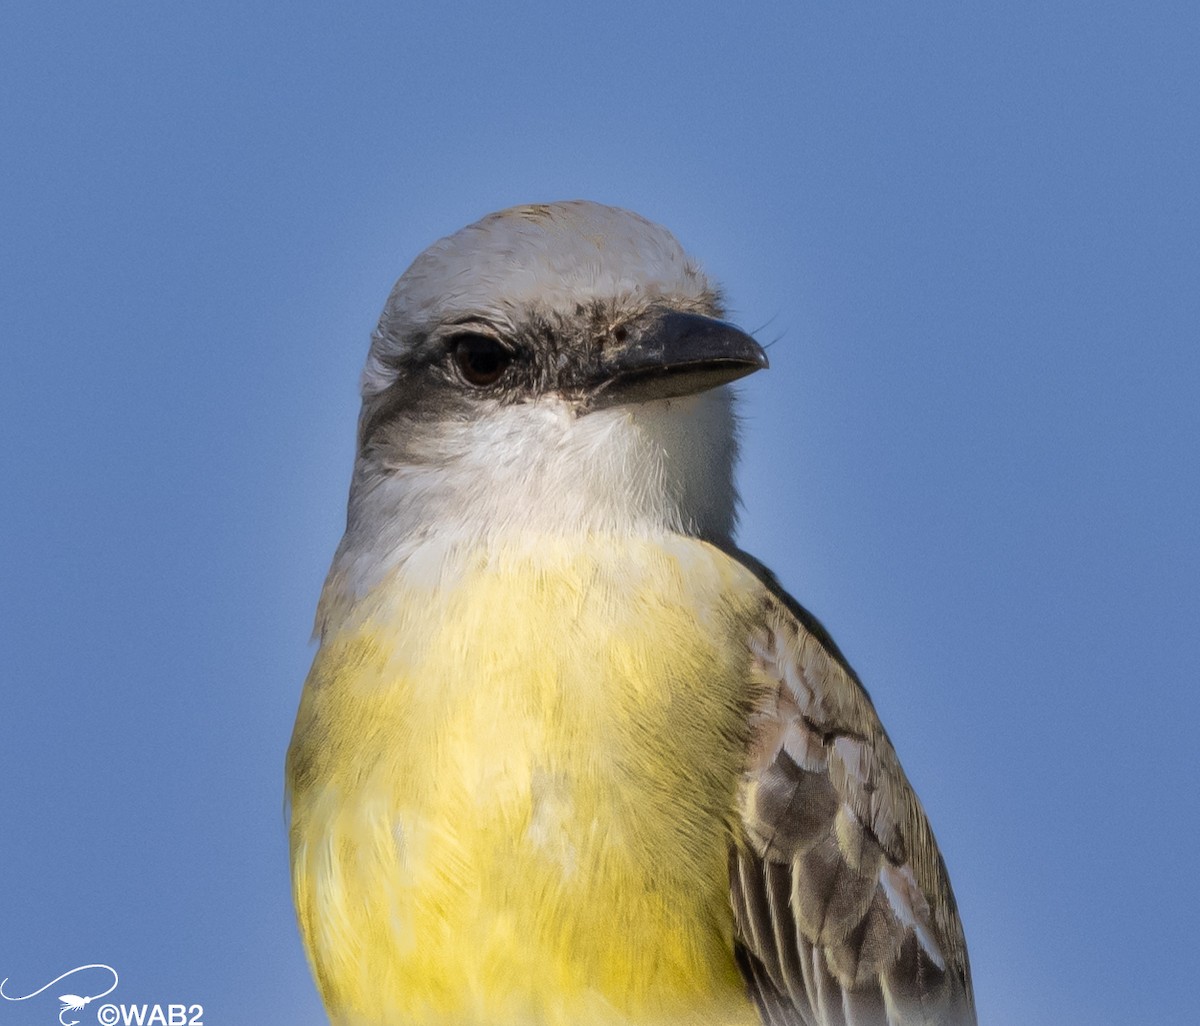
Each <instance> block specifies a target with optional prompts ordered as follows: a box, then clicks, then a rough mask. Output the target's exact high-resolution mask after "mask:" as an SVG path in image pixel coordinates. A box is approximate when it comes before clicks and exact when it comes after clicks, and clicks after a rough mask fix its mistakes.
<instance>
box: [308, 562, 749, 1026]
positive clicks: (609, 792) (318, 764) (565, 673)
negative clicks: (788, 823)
mask: <svg viewBox="0 0 1200 1026" xmlns="http://www.w3.org/2000/svg"><path fill="white" fill-rule="evenodd" d="M747 578H748V575H747V573H746V571H745V570H743V569H742V568H741V567H740V566H739V565H738V564H736V563H734V562H733V561H732V560H730V559H728V557H726V556H724V555H723V554H721V553H719V552H717V551H716V550H714V549H712V548H710V547H709V546H706V545H704V544H702V543H700V542H695V541H685V540H682V539H673V540H671V541H670V542H658V541H655V542H651V541H645V542H631V541H629V540H624V539H623V540H621V541H619V542H618V541H616V540H596V539H591V540H590V541H589V542H587V543H586V544H584V543H580V544H568V543H566V542H561V541H557V542H555V541H546V540H542V541H540V542H539V543H538V544H537V545H521V546H513V548H512V549H511V550H504V549H499V550H498V549H496V548H491V549H488V550H486V551H483V550H481V551H479V552H476V553H473V554H471V555H468V556H464V557H462V558H461V559H459V560H458V561H457V562H456V563H455V564H454V565H453V566H452V567H450V568H449V569H448V570H446V572H445V573H444V574H442V575H441V576H439V577H438V578H437V580H436V581H435V582H433V583H429V582H426V583H421V582H416V581H414V580H412V579H410V578H405V577H404V576H403V575H400V576H397V578H395V579H394V580H391V581H389V582H387V583H385V584H384V585H382V586H381V587H380V588H379V589H377V591H376V592H375V593H374V594H372V595H371V596H369V597H368V598H367V599H364V600H363V601H362V602H361V603H359V604H358V606H356V607H355V608H354V609H353V610H351V611H349V612H348V613H347V614H346V615H345V616H344V617H343V618H342V623H341V626H340V628H339V629H337V630H335V631H334V632H333V633H332V634H331V636H329V637H327V638H326V639H325V641H324V643H323V644H322V646H321V649H320V651H319V652H318V654H317V657H316V660H315V662H314V665H313V668H312V672H311V674H310V676H309V679H308V682H307V684H306V686H305V691H304V697H303V700H302V703H301V707H300V712H299V716H298V718H297V723H296V731H295V735H294V737H293V741H292V747H291V750H290V752H289V755H288V777H289V786H290V790H291V794H292V830H291V843H292V866H293V884H294V893H295V899H296V906H297V910H298V913H299V918H300V925H301V931H302V933H303V936H304V941H305V944H306V947H307V949H308V953H309V957H310V959H311V960H312V963H313V966H314V969H315V972H316V976H317V979H318V984H319V986H320V989H321V991H322V996H323V997H324V999H325V1002H326V1006H327V1008H328V1009H329V1011H330V1014H331V1017H332V1018H333V1020H334V1022H335V1023H339V1024H340V1023H345V1024H356V1026H357V1024H378V1026H383V1024H388V1026H394V1024H397V1023H411V1024H439V1026H440V1024H446V1026H449V1024H454V1026H460V1024H461V1026H466V1024H478V1026H485V1024H486V1026H509V1024H511V1026H568V1024H570V1026H590V1024H593V1023H594V1024H608V1023H629V1024H634V1023H637V1024H642V1023H666V1022H686V1023H698V1024H699V1023H713V1024H717V1023H721V1024H725V1023H728V1024H733V1023H752V1022H757V1017H756V1015H755V1014H754V1012H753V1009H752V1007H751V1006H750V1004H749V1002H748V1001H747V999H746V997H745V991H744V987H743V985H742V983H741V981H740V979H739V977H738V973H737V969H736V967H735V965H734V962H733V954H732V951H733V942H732V916H731V912H730V905H729V892H728V876H727V872H728V871H727V861H726V860H727V848H728V838H729V831H730V819H731V816H732V809H733V805H734V798H735V790H736V786H737V779H738V775H739V773H740V770H741V767H742V761H743V751H744V745H745V737H746V705H747V702H748V695H747V693H746V679H747V674H746V667H747V660H748V656H747V653H746V648H745V642H744V639H745V637H746V623H747V620H748V616H749V612H750V611H749V608H748V606H749V603H750V602H751V601H752V600H751V597H750V596H751V595H752V593H753V592H752V588H751V587H749V586H748V582H747Z"/></svg>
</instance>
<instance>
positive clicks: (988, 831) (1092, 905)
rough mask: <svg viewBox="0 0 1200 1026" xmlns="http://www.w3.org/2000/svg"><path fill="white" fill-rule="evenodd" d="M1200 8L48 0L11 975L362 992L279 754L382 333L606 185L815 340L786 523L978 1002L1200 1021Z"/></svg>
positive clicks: (797, 404)
mask: <svg viewBox="0 0 1200 1026" xmlns="http://www.w3.org/2000/svg"><path fill="white" fill-rule="evenodd" d="M1197 53H1200V8H1198V7H1197V6H1196V5H1195V4H1193V3H1157V4H1154V5H1144V4H1134V3H1127V4H1112V3H1107V4H1083V3H1072V2H1063V3H1056V4H1044V3H1035V2H1023V0H1017V2H1014V3H1009V4H1004V5H992V6H987V7H985V6H984V5H979V4H964V3H949V2H947V3H926V4H922V5H885V4H862V3H846V4H839V5H836V6H835V5H821V6H819V7H818V6H817V5H802V4H783V3H779V4H755V3H750V4H746V5H743V6H742V7H741V8H739V9H738V10H737V11H736V13H735V11H734V10H733V8H731V7H729V6H728V5H717V4H707V3H703V2H702V3H699V4H686V5H684V4H679V5H661V6H657V7H654V8H652V9H643V8H642V7H641V6H639V5H634V4H622V3H615V4H608V5H605V6H604V7H602V8H600V7H597V8H595V9H593V10H591V11H590V12H583V11H571V10H569V9H568V8H566V7H564V6H562V5H557V4H528V5H523V6H522V7H520V8H517V7H508V6H505V5H500V4H489V5H482V4H479V5H476V4H464V5H459V6H453V7H452V6H450V5H446V6H445V7H444V8H437V9H435V7H434V5H422V9H421V10H414V9H412V8H411V7H410V6H408V5H401V4H378V5H373V4H352V5H332V4H330V5H327V6H326V5H310V4H303V3H301V4H266V3H250V4H231V3H216V2H210V3H205V4H193V3H178V4H159V3H155V4H151V3H140V4H139V3H128V4H104V5H100V4H92V5H83V4H80V5H66V4H59V3H41V4H10V5H6V7H5V9H4V11H3V12H2V13H0V140H3V142H2V143H0V346H2V352H3V372H0V438H2V439H3V444H2V447H0V481H2V482H3V486H2V487H0V529H2V530H0V623H2V624H3V644H4V658H3V660H2V662H0V700H2V703H3V704H2V713H0V782H2V783H0V802H2V804H0V818H2V820H3V828H2V829H0V880H3V881H4V888H3V899H2V900H0V978H2V977H4V976H8V977H10V978H11V980H12V983H11V984H10V987H9V990H10V992H14V991H19V990H21V988H25V989H33V988H34V987H36V986H40V985H41V984H42V983H43V982H46V981H47V980H49V979H50V978H52V977H53V976H54V975H56V974H57V973H59V972H62V971H64V970H66V969H68V968H71V967H74V966H77V965H81V964H84V963H90V962H107V963H109V964H112V965H114V966H116V967H117V968H118V969H119V971H120V972H121V973H122V982H121V990H120V991H119V992H118V993H117V994H115V995H114V997H117V996H120V997H121V998H122V1000H125V1001H146V1002H160V1003H164V1004H165V1003H168V1002H198V1003H202V1004H203V1005H204V1007H205V1011H206V1015H205V1021H206V1022H208V1023H211V1024H213V1026H228V1024H234V1026H241V1024H245V1026H255V1024H262V1023H275V1022H278V1023H318V1022H321V1021H323V1020H322V1017H321V1013H320V1008H319V1003H318V1001H317V998H316V995H315V991H314V990H313V987H312V985H311V982H310V979H309V974H308V969H307V966H306V965H305V962H304V958H303V954H302V952H301V948H300V945H299V941H298V938H297V934H296V930H295V926H294V922H293V918H292V911H291V903H290V896H289V890H288V875H287V855H286V836H285V832H284V819H283V797H282V760H283V754H284V750H285V748H286V745H287V740H288V736H289V732H290V729H291V722H292V717H293V715H294V711H295V705H296V702H297V698H298V695H299V689H300V685H301V682H302V680H303V677H304V674H305V672H306V669H307V664H308V661H309V659H310V658H311V648H310V647H309V646H308V634H309V630H310V626H311V618H312V613H313V610H314V607H315V602H316V598H317V594H318V590H319V588H320V584H321V580H322V577H323V574H324V572H325V569H326V567H327V564H328V560H329V558H330V556H331V555H332V552H333V548H334V546H335V544H336V542H337V539H338V536H339V534H340V529H341V523H342V517H343V515H344V501H345V490H346V486H347V482H348V475H349V470H350V463H351V457H352V451H353V436H354V421H355V414H356V408H357V400H356V383H357V374H358V370H359V368H360V366H361V363H362V360H363V357H364V355H365V352H366V344H367V337H368V333H369V332H370V329H371V328H372V326H373V324H374V321H375V319H376V317H377V315H378V312H379V310H380V308H381V306H382V304H383V300H384V298H385V296H386V294H387V291H388V289H389V288H390V286H391V284H392V282H393V280H394V279H395V278H396V277H397V276H398V275H399V274H400V273H401V272H402V271H403V270H404V268H405V267H406V266H407V264H408V263H409V261H410V260H411V259H412V258H413V257H414V256H415V255H416V254H417V253H418V252H419V251H420V250H421V249H422V248H423V247H424V246H425V245H427V244H428V243H429V242H431V241H432V240H434V239H435V238H437V237H439V236H441V235H444V234H447V233H449V232H451V231H453V230H455V229H456V228H458V227H460V226H461V225H463V224H465V223H467V222H469V221H472V220H474V219H476V218H477V217H479V216H481V215H482V214H484V213H487V212H488V211H491V210H494V209H498V208H500V207H504V206H508V205H511V204H513V203H519V202H529V201H543V200H551V199H564V198H575V197H585V198H591V199H596V200H600V201H603V202H609V203H615V204H618V205H622V206H627V207H630V208H632V209H635V210H638V211H639V212H641V213H644V214H645V215H647V216H649V217H650V218H652V219H654V220H657V221H660V222H662V223H663V224H666V225H667V226H668V227H670V228H671V229H672V230H673V231H674V232H675V233H676V234H677V235H678V236H679V238H680V239H681V240H682V241H683V242H684V244H685V245H686V246H687V247H689V248H690V250H691V251H692V252H693V253H694V254H695V255H696V256H697V257H698V258H699V259H700V260H701V261H702V262H703V264H704V265H705V267H706V269H707V270H708V271H709V272H710V273H711V274H712V275H713V276H714V277H716V278H717V279H719V280H720V281H722V282H724V284H725V286H726V289H727V293H728V298H729V304H730V308H731V313H732V316H733V317H734V318H735V319H736V320H738V322H739V323H741V324H743V325H745V326H747V327H749V328H752V329H756V330H757V331H758V332H759V334H760V337H762V338H764V339H768V340H777V341H776V342H775V343H774V345H773V346H772V348H771V359H772V369H771V371H770V372H769V373H766V374H761V375H757V376H755V377H754V378H753V379H750V380H749V381H747V382H746V384H745V386H744V387H743V389H742V393H743V396H744V404H743V410H744V417H745V430H744V453H745V458H744V461H743V466H742V470H741V474H740V481H741V486H742V491H743V496H744V500H745V511H744V517H743V528H742V532H741V540H742V543H743V545H744V547H745V548H747V549H748V550H750V551H751V552H753V553H755V554H756V555H758V556H759V557H760V558H762V559H763V560H764V561H765V562H766V563H767V564H768V565H770V566H772V567H774V568H775V569H776V570H777V572H778V573H779V575H780V577H781V578H782V580H783V581H784V583H785V584H786V585H787V586H788V587H789V589H790V590H791V591H792V592H793V593H794V594H795V595H796V596H797V597H798V598H799V599H800V600H801V601H802V602H803V603H804V604H806V605H807V606H808V607H809V608H811V609H812V610H813V611H814V612H815V613H816V614H817V615H818V616H820V617H821V618H822V619H823V620H824V621H825V622H826V624H827V625H828V627H829V628H830V630H831V631H832V632H833V634H834V636H835V637H836V638H837V640H838V642H839V643H840V645H841V647H842V648H843V649H844V650H845V652H846V653H847V655H848V657H849V658H850V659H851V661H852V662H853V663H854V665H855V666H856V668H857V669H858V670H859V672H860V674H861V676H862V677H863V679H864V680H865V681H866V683H867V685H868V687H869V689H870V690H871V693H872V695H873V697H874V699H875V701H876V704H877V706H878V708H879V710H880V712H881V714H882V716H883V718H884V721H885V723H886V724H887V726H888V728H889V731H890V732H891V734H892V737H893V739H894V741H895V743H896V745H897V748H898V749H899V751H900V754H901V757H902V758H903V760H904V763H905V766H906V768H907V770H908V772H909V775H910V777H911V778H912V779H913V781H914V783H915V784H916V786H917V787H918V790H919V792H920V794H921V795H922V798H923V800H924V802H925V805H926V807H927V810H928V812H929V814H930V817H931V819H932V821H933V823H934V826H935V829H936V831H937V834H938V837H939V840H940V841H941V844H942V847H943V850H944V853H945V855H946V859H947V862H948V864H949V866H950V870H951V875H952V878H953V881H954V885H955V890H956V892H957V895H958V898H959V904H960V906H961V911H962V917H963V920H964V923H965V925H966V930H967V936H968V940H969V942H970V946H971V954H972V960H973V963H974V971H975V982H976V989H977V994H978V1002H979V1007H980V1012H981V1018H982V1020H983V1021H984V1022H985V1023H990V1024H993V1026H1004V1024H1010V1023H1011V1024H1023V1026H1039V1024H1054V1026H1072V1024H1080V1026H1083V1024H1087V1026H1105V1024H1114V1026H1115V1024H1127V1023H1133V1022H1137V1023H1155V1024H1164V1026H1166V1024H1173V1023H1181V1024H1182V1023H1191V1022H1193V1021H1194V1010H1193V1005H1194V999H1193V993H1192V992H1193V988H1194V985H1195V983H1194V981H1195V975H1196V965H1197V962H1196V959H1197V947H1196V941H1195V930H1194V921H1195V916H1196V912H1197V907H1198V905H1200V900H1198V898H1197V892H1196V886H1195V871H1194V868H1193V865H1194V861H1195V851H1196V847H1197V843H1198V842H1200V831H1198V829H1197V823H1196V820H1197V811H1198V807H1200V799H1198V798H1197V795H1198V793H1200V758H1198V755H1197V751H1198V749H1197V744H1196V729H1197V725H1198V724H1200V699H1198V698H1197V679H1198V677H1200V629H1198V627H1197V614H1198V613H1200V584H1198V580H1200V539H1198V534H1200V529H1198V527H1197V520H1198V518H1197V507H1198V505H1200V470H1198V466H1200V461H1198V459H1197V447H1198V446H1197V443H1198V441H1200V402H1198V397H1197V391H1198V388H1197V386H1198V384H1200V346H1198V342H1200V188H1198V187H1197V183H1198V176H1197V165H1198V163H1200V75H1198V74H1197V63H1196V61H1197ZM77 983H78V986H79V987H80V988H81V992H82V986H83V984H82V982H78V978H77V980H75V981H72V984H71V988H70V989H73V988H74V987H75V986H76V984H77ZM26 985H27V986H26ZM106 985H107V979H104V980H102V982H101V986H106ZM62 987H67V984H66V983H65V982H64V984H63V985H62V986H61V987H60V988H59V989H62ZM48 999H49V994H47V995H46V996H45V997H44V998H43V1000H45V1001H46V1003H45V1004H42V1005H36V1006H35V1002H33V1001H31V1002H29V1004H28V1005H25V1006H15V1005H14V1006H3V1007H0V1026H8V1024H9V1023H13V1024H17V1023H20V1024H22V1026H24V1024H25V1023H26V1022H29V1023H40V1022H51V1021H52V1016H53V1015H54V1014H55V1013H56V1011H57V1006H56V1005H55V1004H54V1003H53V1002H52V1001H49V1000H48ZM91 1014H92V1013H91V1011H90V1010H89V1011H88V1012H87V1013H85V1015H87V1016H91ZM83 1021H84V1022H89V1021H94V1018H85V1019H84V1020H83Z"/></svg>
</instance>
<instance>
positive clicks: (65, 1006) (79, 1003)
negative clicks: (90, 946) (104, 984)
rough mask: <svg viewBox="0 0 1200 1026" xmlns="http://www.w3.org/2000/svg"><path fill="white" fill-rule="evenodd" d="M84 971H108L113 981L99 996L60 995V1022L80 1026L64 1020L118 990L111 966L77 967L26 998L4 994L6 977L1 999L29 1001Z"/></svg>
mask: <svg viewBox="0 0 1200 1026" xmlns="http://www.w3.org/2000/svg"><path fill="white" fill-rule="evenodd" d="M84 969H107V970H108V971H109V972H110V973H112V978H113V981H112V986H111V987H109V988H108V990H105V991H102V992H101V993H99V994H92V995H91V996H89V997H80V996H79V995H78V994H60V995H59V996H58V1000H59V1001H61V1002H62V1009H61V1010H60V1011H59V1013H58V1021H59V1022H60V1023H62V1026H78V1023H79V1020H78V1019H72V1020H71V1021H70V1022H67V1021H66V1020H65V1019H63V1016H64V1015H66V1014H67V1012H78V1011H79V1010H80V1009H81V1008H83V1006H84V1005H86V1004H88V1003H89V1002H91V1001H95V1000H96V998H102V997H104V995H105V994H111V993H112V992H113V991H114V990H116V989H117V979H118V977H117V971H116V970H115V969H114V968H113V967H112V966H111V965H104V964H103V963H99V962H97V963H93V964H92V965H80V966H76V967H75V968H74V969H71V970H70V971H68V972H65V973H63V974H62V975H61V976H56V977H54V979H52V980H51V981H50V982H49V983H47V984H46V985H45V986H44V987H38V989H37V990H35V991H34V992H33V993H32V994H26V995H25V996H24V997H12V996H11V995H9V994H5V993H4V985H5V984H6V983H8V977H7V976H6V977H4V979H3V980H0V997H2V998H4V1000H5V1001H28V1000H29V999H30V998H31V997H37V996H38V995H39V994H40V993H41V992H42V991H43V990H45V989H46V988H47V987H53V986H54V985H55V984H56V983H57V982H58V981H59V980H65V979H66V978H67V977H68V976H73V975H74V974H75V973H81V972H83V970H84Z"/></svg>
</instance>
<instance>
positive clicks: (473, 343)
mask: <svg viewBox="0 0 1200 1026" xmlns="http://www.w3.org/2000/svg"><path fill="white" fill-rule="evenodd" d="M450 344H451V346H452V347H453V349H452V353H453V356H454V364H455V366H456V367H458V372H459V373H460V374H461V375H462V376H463V380H464V381H466V382H467V383H468V384H471V385H475V386H476V387H478V388H484V387H486V386H488V385H494V384H495V383H496V382H497V381H499V380H500V379H501V378H502V377H503V376H504V372H505V371H506V370H508V365H509V364H510V363H512V358H513V357H512V353H511V352H509V351H508V350H507V349H506V348H505V347H504V346H503V345H501V344H500V343H499V342H497V341H496V340H495V339H494V338H489V337H488V336H487V335H458V336H457V337H455V338H454V339H452V340H451V343H450Z"/></svg>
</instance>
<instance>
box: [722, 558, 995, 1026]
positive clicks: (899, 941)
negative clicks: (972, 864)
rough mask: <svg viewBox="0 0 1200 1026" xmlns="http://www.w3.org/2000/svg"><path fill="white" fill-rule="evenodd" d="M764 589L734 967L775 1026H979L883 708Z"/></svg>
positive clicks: (735, 862)
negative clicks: (881, 714)
mask: <svg viewBox="0 0 1200 1026" xmlns="http://www.w3.org/2000/svg"><path fill="white" fill-rule="evenodd" d="M776 587H777V586H775V585H774V582H773V581H769V582H768V589H769V591H768V593H766V595H765V598H764V604H763V616H762V619H761V622H760V624H759V626H758V627H757V628H756V630H755V632H754V635H753V636H752V638H751V639H750V650H751V653H752V657H753V673H754V677H755V684H756V687H757V689H758V690H757V691H756V700H755V709H754V712H753V714H752V729H753V735H752V736H753V740H752V744H751V751H750V757H749V763H748V766H747V770H746V773H745V777H744V780H743V787H742V791H741V799H740V800H741V808H740V814H741V827H742V836H741V837H739V838H738V839H737V841H736V842H735V845H734V848H733V850H732V851H731V853H730V886H731V892H732V900H733V907H734V915H735V921H736V928H737V934H738V944H739V950H738V953H737V954H738V962H739V966H740V967H741V970H742V974H743V976H744V977H745V979H746V983H747V986H748V987H749V989H750V991H751V994H752V995H753V996H754V998H755V1001H756V1002H757V1003H758V1006H759V1010H760V1013H761V1015H762V1018H763V1021H764V1022H765V1023H768V1024H772V1026H843V1024H844V1026H910V1024H913V1026H915V1024H923V1026H924V1024H929V1026H932V1024H935V1023H936V1024H945V1026H973V1024H974V1023H975V1021H976V1019H975V1006H974V999H973V997H972V993H971V974H970V967H969V965H968V962H967V948H966V942H965V940H964V939H963V931H962V924H961V923H960V922H959V919H958V911H957V909H956V906H955V903H954V895H953V893H952V892H951V890H950V881H949V878H948V877H947V875H946V867H945V864H944V863H943V861H942V857H941V855H940V854H939V852H938V849H937V844H936V842H935V841H934V839H933V833H932V832H931V831H930V829H929V823H928V821H927V820H926V819H925V814H924V812H923V811H922V809H921V805H920V802H919V801H918V800H917V796H916V795H915V794H914V793H913V790H912V787H911V786H910V785H909V783H908V780H907V779H906V778H905V776H904V771H903V769H901V767H900V762H899V760H898V759H897V758H896V752H895V750H894V749H893V748H892V744H891V741H889V740H888V737H887V734H886V733H885V732H884V729H883V726H882V725H881V724H880V722H879V717H878V716H877V715H876V713H875V709H874V707H873V706H872V705H871V700H870V699H869V698H868V697H867V693H866V692H865V691H864V690H863V688H862V685H861V684H860V683H859V681H858V679H857V677H855V675H854V673H853V671H852V670H850V668H849V667H848V666H847V665H846V663H845V661H844V660H843V659H842V657H841V654H840V653H839V652H838V650H837V647H836V646H835V645H834V644H833V642H832V641H831V640H830V639H829V637H828V635H827V634H826V633H825V631H824V630H823V629H822V628H821V626H820V624H818V623H817V622H816V621H815V620H814V619H813V618H812V617H811V616H809V614H807V613H806V612H805V611H804V610H803V609H801V608H800V607H799V606H798V605H796V604H795V603H794V602H792V600H791V599H789V598H788V597H787V596H786V595H784V594H783V593H782V592H781V591H777V590H776Z"/></svg>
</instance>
